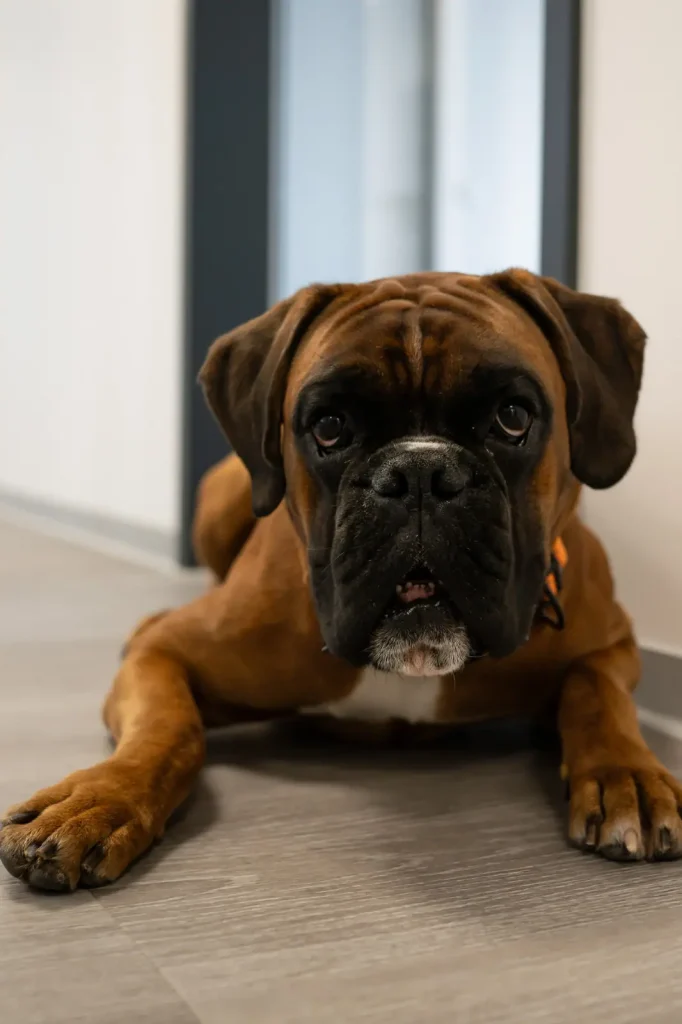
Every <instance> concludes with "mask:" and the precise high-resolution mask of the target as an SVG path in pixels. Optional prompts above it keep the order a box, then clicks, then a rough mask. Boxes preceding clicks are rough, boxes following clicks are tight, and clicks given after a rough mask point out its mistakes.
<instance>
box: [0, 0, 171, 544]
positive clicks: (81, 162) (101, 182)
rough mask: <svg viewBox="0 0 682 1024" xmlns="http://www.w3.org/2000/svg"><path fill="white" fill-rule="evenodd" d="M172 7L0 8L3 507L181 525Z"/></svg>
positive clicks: (74, 1) (19, 0) (39, 4)
mask: <svg viewBox="0 0 682 1024" xmlns="http://www.w3.org/2000/svg"><path fill="white" fill-rule="evenodd" d="M184 37H185V4H184V0H0V146H1V147H2V158H1V159H0V492H2V491H13V492H17V493H19V494H21V495H25V496H28V497H32V498H38V499H42V500H47V501H49V502H57V503H59V504H62V505H65V506H71V507H74V508H78V509H82V510H86V511H92V512H97V513H100V514H102V513H103V514H106V515H108V516H113V517H117V518H121V519H124V520H126V521H129V522H133V523H138V524H140V525H144V526H151V527H155V528H158V529H160V530H163V531H174V530H175V529H176V528H177V525H178V515H179V513H178V509H179V496H178V486H179V458H180V444H179V431H180V417H179V409H180V405H179V403H180V355H181V348H180V330H181V287H180V286H181V241H182V193H183V132H184V124H183V118H184V113H183V107H184V82H183V75H184Z"/></svg>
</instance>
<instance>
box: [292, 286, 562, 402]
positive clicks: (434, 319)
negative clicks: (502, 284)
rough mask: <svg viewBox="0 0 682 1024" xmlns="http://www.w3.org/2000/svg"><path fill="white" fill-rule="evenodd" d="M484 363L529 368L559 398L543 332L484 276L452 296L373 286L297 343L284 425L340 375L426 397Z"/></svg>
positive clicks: (553, 362) (553, 364) (419, 289)
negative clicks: (315, 388) (300, 403)
mask: <svg viewBox="0 0 682 1024" xmlns="http://www.w3.org/2000/svg"><path fill="white" fill-rule="evenodd" d="M486 366H496V367H498V366H502V367H507V368H509V369H518V370H520V371H522V372H523V371H526V372H528V373H530V374H532V375H533V376H534V377H536V378H537V379H539V381H540V382H541V383H542V384H543V385H544V387H545V389H546V390H547V392H548V394H549V396H550V397H551V398H552V399H556V398H558V397H559V396H560V395H561V393H562V386H563V385H562V378H561V374H560V372H559V370H558V367H557V363H556V360H555V359H554V357H553V354H552V351H551V348H550V346H549V344H548V343H547V340H546V338H545V336H544V335H543V333H542V331H541V330H540V329H539V328H538V326H537V325H536V324H535V323H534V322H533V321H532V320H531V319H530V317H528V316H527V315H526V314H525V313H524V311H523V310H521V309H520V308H518V307H515V306H513V305H512V304H508V303H504V302H500V300H499V295H496V294H495V293H493V292H492V291H491V292H489V291H487V290H486V289H485V288H484V287H482V286H481V284H480V279H479V278H463V279H462V283H461V285H460V286H459V287H455V288H454V289H452V290H451V291H449V292H448V293H444V292H441V291H439V290H438V289H437V288H434V287H424V286H421V287H417V288H414V289H413V290H409V289H398V288H394V289H391V288H390V287H383V288H374V289H369V288H368V291H367V293H365V294H363V293H362V292H361V293H360V295H359V296H358V297H357V298H356V299H355V300H354V301H349V302H348V301H347V302H346V303H339V304H338V305H337V306H336V308H332V309H330V311H329V313H328V314H327V316H326V317H324V318H322V320H321V322H320V323H319V324H318V325H316V326H315V328H314V329H313V330H311V331H310V332H309V334H308V336H307V338H306V339H305V341H304V342H303V343H302V345H301V346H300V348H299V350H298V352H297V354H296V356H295V358H294V361H293V365H292V368H291V372H290V375H289V386H288V389H287V400H286V403H285V410H284V413H285V416H284V418H285V422H286V421H287V420H289V418H290V416H291V415H292V413H293V409H294V406H295V402H296V399H297V396H298V395H299V394H300V393H301V391H302V390H303V389H304V388H305V387H306V386H307V385H308V384H310V383H311V382H314V381H317V380H320V379H329V378H331V377H332V376H333V375H334V374H335V373H338V374H339V375H341V374H343V372H344V371H353V372H354V373H356V374H358V375H361V374H362V373H363V372H365V373H366V374H367V375H368V376H371V377H372V378H374V379H375V380H378V381H379V383H380V384H381V385H382V386H383V388H384V389H385V390H387V391H391V392H394V393H397V394H401V395H406V394H408V393H413V394H414V393H421V394H422V395H424V396H426V397H428V395H429V393H434V394H441V393H443V391H444V390H449V389H456V387H457V386H458V384H460V383H461V382H462V381H463V380H465V379H466V378H467V377H468V376H469V375H470V374H471V373H472V372H473V371H474V370H480V369H482V368H485V367H486Z"/></svg>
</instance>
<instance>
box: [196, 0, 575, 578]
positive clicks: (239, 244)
mask: <svg viewBox="0 0 682 1024" xmlns="http://www.w3.org/2000/svg"><path fill="white" fill-rule="evenodd" d="M277 3H278V0H189V31H188V52H187V193H186V194H187V200H186V208H187V217H186V275H185V280H186V315H185V338H184V383H183V387H184V395H183V399H184V402H183V406H184V408H183V435H182V436H183V461H182V517H181V537H180V551H179V559H180V562H181V563H182V564H183V565H192V564H194V559H193V554H192V545H191V523H192V515H193V510H194V502H195V496H196V490H197V485H198V483H199V480H200V479H201V476H202V475H203V473H204V472H205V471H206V470H207V469H208V468H209V466H211V465H213V464H214V463H215V462H217V461H218V460H219V459H220V458H222V457H223V456H224V455H225V454H226V452H227V451H228V446H227V443H226V441H225V439H224V438H223V437H222V435H221V434H220V431H219V430H218V428H217V426H216V425H215V423H214V421H213V419H212V417H211V415H210V414H209V412H208V410H207V409H206V407H205V404H204V400H203V396H202V394H201V391H200V389H199V388H198V387H197V385H196V376H197V373H198V371H199V369H200V367H201V364H202V362H203V360H204V356H205V355H206V350H207V348H208V345H209V344H210V342H211V341H212V340H213V339H214V338H215V337H217V336H218V335H219V334H222V333H223V332H224V331H226V330H229V329H230V328H231V327H235V326H236V325H237V324H239V323H242V322H243V321H245V320H248V319H250V318H251V317H253V316H256V315H257V314H258V313H261V312H262V311H263V310H264V309H265V308H266V306H267V303H268V283H269V275H270V263H269V260H270V255H269V250H270V240H271V223H270V221H271V196H270V183H271V180H272V174H271V163H272V156H273V154H272V145H271V139H272V137H273V124H272V121H273V118H272V92H273V81H274V77H275V76H274V70H273V69H274V53H275V48H274V46H273V34H274V32H275V31H276V23H277V19H276V18H275V17H274V15H275V13H276V8H277ZM580 6H581V0H545V78H544V143H543V174H542V187H543V198H542V247H541V268H542V272H543V273H544V274H550V275H551V276H553V277H557V278H559V279H560V280H562V281H564V283H565V284H568V285H571V286H575V284H576V271H577V266H576V263H577V231H578V224H577V221H578V217H577V214H578V135H579V120H578V119H579V99H580V97H579V90H580V81H579V78H580Z"/></svg>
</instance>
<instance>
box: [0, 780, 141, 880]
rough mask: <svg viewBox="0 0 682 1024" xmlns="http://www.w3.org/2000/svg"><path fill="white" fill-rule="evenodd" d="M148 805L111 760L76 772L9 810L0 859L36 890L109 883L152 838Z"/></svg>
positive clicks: (0, 836)
mask: <svg viewBox="0 0 682 1024" xmlns="http://www.w3.org/2000/svg"><path fill="white" fill-rule="evenodd" d="M145 803H146V802H145V800H144V799H143V798H141V797H140V796H136V795H135V787H134V785H132V784H131V777H130V774H129V773H128V772H127V771H126V770H125V769H123V768H122V767H121V766H120V765H118V764H116V763H115V762H113V761H112V762H104V763H103V764H101V765H96V766H95V767H94V768H89V769H86V770H85V771H80V772H75V773H74V774H73V775H69V776H68V778H66V779H64V781H63V782H60V783H59V784H58V785H56V786H51V787H50V788H49V789H42V790H40V791H39V792H38V793H36V794H35V795H34V796H33V797H32V798H31V799H30V800H27V801H26V802H25V803H22V804H17V805H16V806H14V807H12V808H10V810H9V811H8V812H7V814H6V815H5V817H4V818H3V819H2V822H0V861H2V863H3V864H4V865H5V867H6V868H7V870H8V871H9V872H10V874H12V875H14V876H15V878H20V879H22V880H23V881H24V882H27V883H28V884H29V885H31V886H35V887H36V888H38V889H52V890H54V891H58V892H68V891H71V890H73V889H75V888H76V887H77V886H78V885H79V884H80V885H84V886H96V885H105V884H106V883H107V882H112V881H113V880H114V879H115V878H118V876H119V875H120V874H122V872H123V871H125V869H126V868H127V867H128V865H129V864H130V863H131V862H132V861H133V860H135V858H136V857H139V855H140V854H141V853H143V852H144V850H146V849H147V847H148V846H150V844H151V843H152V841H153V839H154V831H153V827H152V821H151V818H150V815H149V813H148V811H147V809H146V806H145Z"/></svg>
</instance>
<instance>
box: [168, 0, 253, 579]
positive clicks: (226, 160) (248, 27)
mask: <svg viewBox="0 0 682 1024" xmlns="http://www.w3.org/2000/svg"><path fill="white" fill-rule="evenodd" d="M270 8H271V0H189V4H188V19H189V24H188V33H187V39H188V42H187V153H186V166H187V185H186V224H185V232H186V243H185V245H186V249H185V251H186V257H185V260H186V263H185V335H184V353H183V356H184V370H183V427H182V495H181V500H182V508H181V531H180V545H179V546H180V551H179V560H180V562H181V564H182V565H193V564H194V558H193V553H192V543H191V524H192V515H193V511H194V501H195V495H196V490H197V485H198V483H199V480H200V479H201V477H202V476H203V474H204V473H205V471H206V470H207V469H208V468H209V467H210V466H212V465H213V464H214V463H215V462H217V461H218V460H219V459H221V458H222V457H223V456H224V455H225V454H226V452H227V451H228V446H227V443H226V441H225V438H224V437H223V436H222V434H221V433H220V431H219V429H218V427H217V425H216V424H215V422H214V420H213V417H212V416H211V414H210V413H209V411H208V409H207V408H206V405H205V403H204V400H203V395H202V393H201V389H200V388H199V387H198V385H197V383H196V379H197V374H198V372H199V370H200V368H201V365H202V363H203V361H204V357H205V355H206V351H207V349H208V346H209V344H210V343H211V341H213V340H214V339H215V338H217V337H218V335H219V334H223V333H224V332H225V331H227V330H229V329H230V328H232V327H236V326H237V324H240V323H243V322H244V321H245V320H250V319H251V317H254V316H257V315H258V314H259V313H262V312H263V310H264V309H265V308H266V306H267V301H268V294H267V284H268V259H269V248H270V246H269V244H268V243H269V238H268V232H269V221H270V218H269V209H268V207H269V166H270V148H271V147H270V121H271V118H270V97H271V91H272V90H271V76H272V70H271V68H272V60H271V53H272V48H271V17H270V13H271V12H270Z"/></svg>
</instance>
